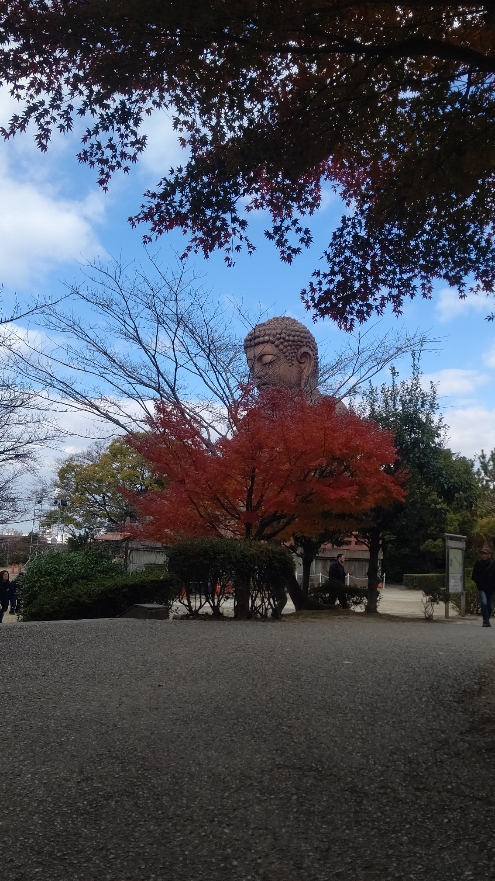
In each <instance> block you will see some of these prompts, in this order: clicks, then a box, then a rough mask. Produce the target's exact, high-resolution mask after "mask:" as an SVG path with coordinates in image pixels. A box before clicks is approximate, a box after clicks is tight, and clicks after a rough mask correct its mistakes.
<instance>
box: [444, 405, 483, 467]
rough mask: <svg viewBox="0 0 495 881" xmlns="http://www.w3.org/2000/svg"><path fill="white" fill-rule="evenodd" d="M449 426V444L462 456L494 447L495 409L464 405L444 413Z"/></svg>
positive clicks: (472, 454)
mask: <svg viewBox="0 0 495 881" xmlns="http://www.w3.org/2000/svg"><path fill="white" fill-rule="evenodd" d="M445 419H446V422H447V424H448V426H449V437H450V446H451V448H452V449H453V450H454V451H455V452H459V453H462V455H464V456H470V457H472V456H474V454H475V453H479V452H480V450H482V449H484V450H493V449H494V447H495V410H488V409H487V408H486V407H481V406H479V407H466V408H465V409H457V410H450V411H449V412H448V413H446V414H445Z"/></svg>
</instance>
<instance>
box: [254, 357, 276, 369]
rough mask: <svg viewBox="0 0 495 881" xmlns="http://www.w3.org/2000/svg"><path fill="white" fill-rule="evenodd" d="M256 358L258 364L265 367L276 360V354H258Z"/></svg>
mask: <svg viewBox="0 0 495 881" xmlns="http://www.w3.org/2000/svg"><path fill="white" fill-rule="evenodd" d="M258 360H259V362H260V364H262V365H263V367H267V365H268V364H273V362H274V361H276V360H277V356H276V355H260V357H259V359H258Z"/></svg>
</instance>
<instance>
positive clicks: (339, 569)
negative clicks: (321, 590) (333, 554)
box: [328, 554, 348, 609]
mask: <svg viewBox="0 0 495 881" xmlns="http://www.w3.org/2000/svg"><path fill="white" fill-rule="evenodd" d="M344 563H345V557H344V554H337V559H336V560H334V561H333V562H332V563H330V568H329V570H328V578H329V580H330V581H333V582H336V581H339V582H340V584H341V585H342V587H340V588H339V587H338V586H337V585H336V584H335V583H334V584H331V585H330V589H329V595H330V604H331V605H334V604H335V601H336V600H338V601H339V603H340V606H341V608H342V609H347V608H348V605H347V596H346V592H345V569H344Z"/></svg>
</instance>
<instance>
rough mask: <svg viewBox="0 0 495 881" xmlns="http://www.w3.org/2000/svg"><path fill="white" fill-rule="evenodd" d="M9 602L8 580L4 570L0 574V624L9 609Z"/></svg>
mask: <svg viewBox="0 0 495 881" xmlns="http://www.w3.org/2000/svg"><path fill="white" fill-rule="evenodd" d="M9 602H10V578H9V573H8V572H7V570H6V569H3V570H2V571H1V572H0V624H1V622H2V621H3V616H4V614H5V612H6V611H7V609H8V608H9Z"/></svg>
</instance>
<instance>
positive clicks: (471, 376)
mask: <svg viewBox="0 0 495 881" xmlns="http://www.w3.org/2000/svg"><path fill="white" fill-rule="evenodd" d="M423 382H424V384H425V386H426V385H427V384H429V383H430V382H434V383H438V391H439V394H440V395H468V394H471V393H472V392H474V391H475V389H477V388H478V387H479V386H481V385H484V384H485V383H486V382H488V376H484V375H483V374H482V373H479V372H478V371H477V370H462V369H460V368H458V367H447V368H445V369H444V370H438V371H437V372H436V373H427V374H425V376H424V377H423Z"/></svg>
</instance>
